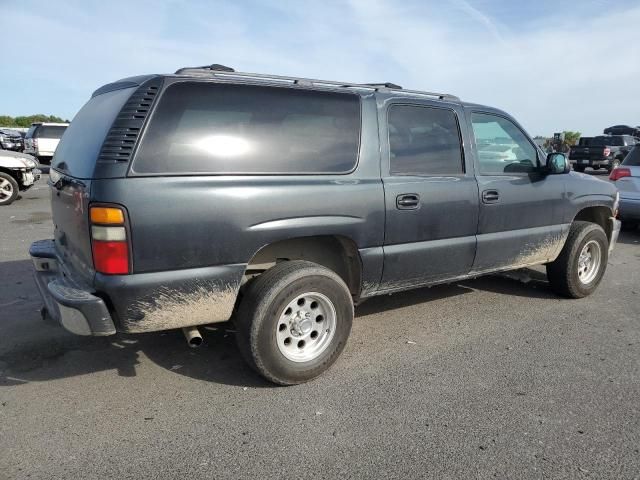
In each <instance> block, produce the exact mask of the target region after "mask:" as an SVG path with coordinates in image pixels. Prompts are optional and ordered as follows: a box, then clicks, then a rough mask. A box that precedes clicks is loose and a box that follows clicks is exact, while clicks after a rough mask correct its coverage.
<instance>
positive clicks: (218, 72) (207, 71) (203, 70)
mask: <svg viewBox="0 0 640 480" xmlns="http://www.w3.org/2000/svg"><path fill="white" fill-rule="evenodd" d="M175 74H176V75H206V76H213V77H223V78H238V79H249V80H266V81H270V82H277V83H283V84H289V85H304V86H309V87H311V86H319V87H342V88H363V89H367V90H373V91H376V92H380V91H382V92H384V91H389V92H393V93H400V94H409V95H425V96H428V97H435V98H438V99H440V100H450V101H459V100H460V99H459V98H458V97H456V96H455V95H450V94H448V93H437V92H424V91H422V90H405V89H404V88H402V87H401V86H400V85H396V84H395V83H390V82H387V83H350V82H333V81H331V80H315V79H311V78H298V77H287V76H282V75H266V74H262V73H245V72H236V71H235V70H234V69H233V68H231V67H226V66H224V65H220V64H217V63H214V64H213V65H206V66H202V67H185V68H180V69H178V70H176V72H175Z"/></svg>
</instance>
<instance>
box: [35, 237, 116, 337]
mask: <svg viewBox="0 0 640 480" xmlns="http://www.w3.org/2000/svg"><path fill="white" fill-rule="evenodd" d="M29 254H30V255H31V259H32V261H33V266H34V268H35V272H34V278H35V281H36V285H37V287H38V291H39V292H40V296H41V297H42V300H43V301H44V304H45V308H46V309H47V312H48V313H49V315H50V316H51V317H52V318H53V319H54V320H56V321H58V322H60V324H61V325H62V326H63V327H64V328H66V329H67V330H69V331H70V332H71V333H75V334H76V335H95V336H105V335H113V334H114V333H116V327H115V324H114V322H113V319H112V318H111V314H110V313H109V309H108V308H107V306H106V305H105V302H104V300H103V299H101V298H100V297H97V296H95V295H93V294H92V293H90V292H89V291H87V290H85V289H82V288H78V287H77V286H76V285H75V284H73V283H72V282H71V281H69V280H68V279H66V278H65V276H64V275H62V273H61V272H60V270H59V269H58V259H57V258H56V255H55V249H54V244H53V241H52V240H41V241H39V242H35V243H33V244H32V245H31V248H30V249H29Z"/></svg>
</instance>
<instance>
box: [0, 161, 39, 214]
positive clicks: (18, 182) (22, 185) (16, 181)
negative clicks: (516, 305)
mask: <svg viewBox="0 0 640 480" xmlns="http://www.w3.org/2000/svg"><path fill="white" fill-rule="evenodd" d="M37 166H38V164H37V163H36V161H35V159H34V158H33V157H32V156H30V155H25V154H24V153H18V152H12V151H9V150H3V151H1V152H0V206H4V205H9V204H11V203H13V201H14V200H15V199H16V198H17V197H18V192H21V191H25V190H28V189H29V188H31V187H32V186H33V184H34V183H35V182H36V181H37V180H38V179H39V178H40V171H39V170H38V169H37V168H36V167H37Z"/></svg>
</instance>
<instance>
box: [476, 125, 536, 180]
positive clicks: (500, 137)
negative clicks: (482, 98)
mask: <svg viewBox="0 0 640 480" xmlns="http://www.w3.org/2000/svg"><path fill="white" fill-rule="evenodd" d="M471 124H472V125H473V134H474V136H475V139H476V151H477V153H478V162H479V164H480V165H479V167H480V168H479V170H480V172H479V173H480V175H500V174H505V173H530V172H533V171H535V170H536V168H537V167H538V157H537V154H536V149H535V148H534V146H533V145H532V144H531V142H530V141H529V140H528V139H527V137H526V136H525V134H524V133H522V131H521V130H520V129H519V128H518V127H516V126H515V124H513V123H512V122H511V121H509V120H507V119H506V118H503V117H499V116H497V115H491V114H488V113H472V114H471Z"/></svg>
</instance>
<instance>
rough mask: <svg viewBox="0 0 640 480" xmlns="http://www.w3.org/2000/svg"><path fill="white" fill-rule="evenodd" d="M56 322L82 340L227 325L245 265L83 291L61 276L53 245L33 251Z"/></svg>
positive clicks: (127, 278) (99, 281)
mask: <svg viewBox="0 0 640 480" xmlns="http://www.w3.org/2000/svg"><path fill="white" fill-rule="evenodd" d="M29 253H30V254H31V258H32V260H33V264H34V267H35V270H36V271H35V277H36V284H37V285H38V290H39V291H40V295H41V296H42V299H43V301H44V303H45V307H46V309H47V311H48V312H49V314H50V315H51V317H52V318H54V319H56V320H58V321H59V322H60V323H61V324H62V325H63V326H64V327H65V328H66V329H67V330H69V331H71V332H72V333H76V334H78V335H111V334H113V333H115V332H116V330H117V331H121V332H126V333H138V332H153V331H159V330H169V329H173V328H184V327H190V326H196V325H205V324H208V323H216V322H224V321H227V320H229V318H230V317H231V314H232V313H233V309H234V306H235V302H236V298H237V295H238V290H239V288H240V283H241V281H242V278H243V275H244V271H245V268H246V265H244V264H233V265H222V266H216V267H205V268H196V269H185V270H173V271H167V272H154V273H138V274H133V275H102V274H99V273H97V274H95V277H94V281H93V285H92V286H91V287H79V286H77V285H75V284H73V282H72V281H71V280H70V279H69V278H68V276H66V275H64V274H63V273H62V270H63V268H61V267H62V266H63V265H62V264H61V263H60V259H59V258H58V257H57V256H56V251H55V248H54V243H53V240H41V241H39V242H35V243H34V244H32V245H31V249H30V251H29Z"/></svg>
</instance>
